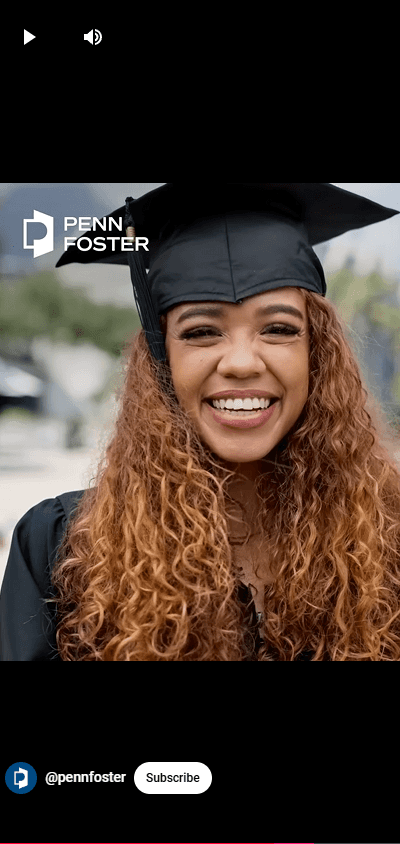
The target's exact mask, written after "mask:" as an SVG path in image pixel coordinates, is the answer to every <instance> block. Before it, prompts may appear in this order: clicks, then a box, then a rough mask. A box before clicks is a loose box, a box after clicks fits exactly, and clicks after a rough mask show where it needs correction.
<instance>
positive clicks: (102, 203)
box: [0, 182, 400, 305]
mask: <svg viewBox="0 0 400 844" xmlns="http://www.w3.org/2000/svg"><path fill="white" fill-rule="evenodd" d="M162 184H165V183H164V182H154V183H153V182H152V183H143V182H139V183H133V184H132V183H126V184H125V183H115V182H107V183H98V182H94V183H75V184H74V183H58V184H57V183H51V184H49V183H34V182H30V183H27V184H23V183H14V184H8V183H0V217H1V225H0V247H1V269H2V272H3V273H5V274H8V273H9V272H11V273H15V272H18V269H19V267H20V268H21V271H23V272H25V273H28V272H35V271H39V270H41V269H50V268H51V269H54V267H55V264H56V262H57V261H58V259H59V257H60V255H61V254H62V252H63V251H64V248H63V238H64V236H65V234H68V236H71V237H78V236H79V234H82V232H79V231H78V229H76V230H74V229H70V230H69V231H68V233H65V232H64V231H63V218H64V217H66V216H75V217H79V216H87V217H94V216H97V217H102V216H103V215H105V214H108V213H110V212H111V211H113V210H115V209H116V208H118V207H120V206H122V205H123V204H124V202H125V197H126V196H129V195H131V196H133V197H138V196H141V195H142V194H144V193H147V191H149V190H153V189H154V188H157V187H160V186H161V185H162ZM332 184H335V185H337V186H338V187H341V188H344V189H345V190H349V191H352V192H354V193H358V194H361V195H363V196H366V197H368V198H369V199H372V200H374V201H375V202H378V203H380V204H381V205H385V206H387V207H389V208H393V209H396V210H398V211H400V183H398V182H389V183H359V182H357V183H349V182H333V183H332ZM34 209H36V210H38V211H42V212H44V213H46V214H51V215H52V216H54V217H55V230H54V234H55V249H54V252H51V253H48V254H47V255H43V256H41V257H39V258H36V259H33V257H32V256H33V253H32V251H31V250H23V248H22V220H23V219H24V218H26V219H31V218H32V216H33V210H34ZM35 226H37V233H36V232H35V231H33V232H32V233H31V231H32V230H34V229H35ZM39 226H40V224H30V226H29V228H28V243H31V242H32V237H35V236H36V237H41V236H42V234H44V228H43V231H42V227H40V228H39ZM99 234H100V235H103V234H105V233H103V232H101V231H99ZM314 249H315V252H316V253H317V255H318V257H319V258H320V260H321V261H322V264H323V266H324V270H325V272H326V273H330V272H333V271H335V270H336V269H338V268H339V267H341V266H342V265H343V263H344V261H345V260H346V258H347V257H348V256H349V255H350V254H351V255H352V256H353V257H354V259H355V265H354V270H355V272H357V273H359V274H360V275H365V274H367V273H369V272H370V271H371V270H373V269H374V268H376V267H378V268H379V269H380V270H381V271H382V273H383V274H384V275H385V276H386V277H388V278H394V279H396V280H397V281H398V283H399V302H400V214H399V215H398V216H395V217H392V218H391V219H389V220H385V221H383V222H381V223H375V224H374V225H372V226H366V227H365V228H362V229H356V230H355V231H352V232H347V233H346V234H343V235H340V237H337V238H334V239H333V240H331V241H328V242H327V243H324V244H321V245H318V246H315V247H314ZM111 272H112V278H110V273H111ZM57 273H59V277H60V279H61V280H62V281H63V282H65V283H66V284H67V285H71V286H78V287H82V288H83V289H85V290H86V292H87V293H88V295H90V296H91V297H92V298H93V299H94V300H96V301H102V302H103V301H110V302H115V303H116V304H120V305H132V304H133V302H132V300H133V295H132V289H131V283H130V276H129V269H128V267H122V266H115V267H112V270H111V268H110V266H109V265H107V264H103V265H101V264H98V265H97V266H96V267H93V265H86V266H85V265H84V264H70V265H69V266H67V267H61V268H60V269H59V270H57ZM110 282H111V283H110Z"/></svg>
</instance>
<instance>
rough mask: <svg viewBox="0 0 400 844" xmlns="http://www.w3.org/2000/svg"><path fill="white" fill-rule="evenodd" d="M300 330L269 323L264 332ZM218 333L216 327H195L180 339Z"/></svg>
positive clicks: (296, 332) (290, 326) (295, 331)
mask: <svg viewBox="0 0 400 844" xmlns="http://www.w3.org/2000/svg"><path fill="white" fill-rule="evenodd" d="M300 330H301V329H300V328H294V327H293V326H292V325H280V324H278V323H274V324H273V325H268V326H267V327H266V328H265V329H264V331H263V332H262V333H263V334H264V333H265V332H270V333H271V334H278V335H279V334H299V333H300ZM218 333H219V332H218V331H217V329H216V328H195V329H193V331H185V332H184V333H183V334H181V336H180V339H181V340H190V339H191V338H192V337H194V338H196V337H206V336H209V337H212V336H213V335H214V336H215V335H216V334H218Z"/></svg>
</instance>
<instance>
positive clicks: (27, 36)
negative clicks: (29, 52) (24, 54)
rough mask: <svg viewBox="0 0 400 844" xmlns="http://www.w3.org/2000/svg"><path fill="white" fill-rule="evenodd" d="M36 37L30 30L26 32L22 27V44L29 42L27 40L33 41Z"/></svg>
mask: <svg viewBox="0 0 400 844" xmlns="http://www.w3.org/2000/svg"><path fill="white" fill-rule="evenodd" d="M34 38H36V35H32V33H31V32H28V30H27V29H24V44H29V41H33V39H34Z"/></svg>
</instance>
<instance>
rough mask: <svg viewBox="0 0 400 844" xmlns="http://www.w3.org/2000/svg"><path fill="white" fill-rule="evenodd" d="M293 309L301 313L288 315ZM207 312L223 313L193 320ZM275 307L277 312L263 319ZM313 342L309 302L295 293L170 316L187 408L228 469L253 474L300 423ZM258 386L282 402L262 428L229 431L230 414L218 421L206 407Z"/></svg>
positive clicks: (175, 368)
mask: <svg viewBox="0 0 400 844" xmlns="http://www.w3.org/2000/svg"><path fill="white" fill-rule="evenodd" d="M277 306H279V307H277ZM287 306H289V307H293V308H296V309H297V310H298V311H299V314H298V315H296V314H290V313H285V312H284V308H285V307H287ZM205 307H207V308H210V309H212V310H213V311H217V310H218V311H219V313H218V314H217V313H215V314H213V315H211V314H208V315H197V316H195V315H193V316H190V317H189V314H190V313H191V312H192V311H195V310H198V309H200V308H205ZM267 307H274V309H275V308H276V312H275V313H262V312H261V309H265V308H267ZM186 316H187V318H186V319H184V317H186ZM205 329H206V330H207V331H206V334H205V335H201V333H200V332H199V330H205ZM191 332H199V333H198V334H197V335H196V334H195V335H194V336H189V335H190V334H191ZM308 343H309V341H308V323H307V314H306V306H305V301H304V299H303V296H302V295H301V293H300V292H299V291H298V290H296V289H294V288H292V287H285V288H281V289H279V290H272V291H269V292H268V293H260V294H257V295H256V296H251V297H249V298H247V299H243V301H242V302H241V303H240V304H239V303H238V304H235V303H231V302H185V303H184V304H180V305H177V306H176V307H174V308H172V309H171V310H170V311H169V312H168V313H167V330H166V337H165V347H166V351H167V357H168V361H169V364H170V367H171V374H172V380H173V384H174V388H175V392H176V395H177V398H178V400H179V403H180V405H181V406H182V408H183V409H184V410H185V411H186V413H187V414H188V415H189V416H190V417H191V419H192V420H193V421H194V423H195V425H196V427H197V429H198V431H199V433H200V437H201V440H202V441H203V442H204V443H207V445H208V446H209V447H210V449H211V450H212V451H213V452H214V453H216V454H217V455H219V457H220V458H222V459H223V460H224V461H226V462H227V463H228V464H235V465H236V464H237V463H240V464H249V465H248V466H247V470H248V471H247V474H249V470H250V473H251V469H252V468H253V469H254V470H257V467H258V466H259V465H260V464H259V461H261V460H262V458H263V457H265V456H266V455H268V454H270V452H271V451H272V449H273V448H274V447H275V446H276V445H277V444H278V443H279V442H280V441H281V440H282V438H283V437H284V436H285V435H286V434H287V433H288V431H289V430H290V429H291V428H292V426H293V425H294V423H295V422H296V420H297V419H298V417H299V415H300V413H301V411H302V409H303V407H304V404H305V402H306V400H307V396H308V372H309V370H308V357H309V344H308ZM253 388H254V389H255V390H261V391H262V390H265V391H266V392H268V393H270V394H272V395H273V396H277V397H278V398H279V401H278V402H277V403H275V405H274V407H273V412H272V414H271V415H270V417H269V418H267V419H266V420H265V418H264V417H263V419H262V421H260V424H258V425H257V427H249V428H241V427H232V426H229V424H228V421H227V417H226V416H225V415H224V413H222V412H220V413H218V411H217V414H216V415H214V413H213V410H212V409H211V407H210V406H209V404H208V402H207V401H206V398H209V397H210V396H214V395H215V393H218V392H220V391H221V390H229V391H235V390H238V391H240V390H246V389H250V390H252V389H253ZM216 417H218V418H216ZM231 418H233V417H231ZM249 418H250V417H249ZM259 419H260V420H261V417H259ZM243 468H244V467H243Z"/></svg>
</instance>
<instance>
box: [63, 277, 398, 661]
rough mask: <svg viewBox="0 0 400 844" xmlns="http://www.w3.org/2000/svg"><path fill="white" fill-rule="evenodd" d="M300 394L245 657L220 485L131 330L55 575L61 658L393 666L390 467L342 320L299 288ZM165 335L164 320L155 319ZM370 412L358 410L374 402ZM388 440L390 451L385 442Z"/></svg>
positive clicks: (274, 498) (280, 469) (224, 473)
mask: <svg viewBox="0 0 400 844" xmlns="http://www.w3.org/2000/svg"><path fill="white" fill-rule="evenodd" d="M296 289H298V290H299V291H300V292H301V294H302V295H303V296H304V298H305V303H306V308H307V315H308V322H309V337H310V357H309V395H308V398H307V401H306V404H305V406H304V408H303V411H302V412H301V414H300V417H299V418H298V420H297V422H296V424H295V425H294V426H293V428H292V429H291V431H290V432H289V433H288V434H287V435H286V436H285V437H284V438H283V440H282V441H281V442H280V443H279V445H278V447H277V453H278V456H279V462H278V460H277V459H276V458H275V462H273V463H272V466H273V473H272V478H273V481H274V483H273V488H274V494H272V495H271V475H270V474H269V475H268V489H266V485H265V482H264V479H263V475H261V476H260V477H259V478H258V479H257V482H256V490H257V494H258V496H259V498H260V501H261V502H262V507H261V512H260V517H259V523H258V528H259V530H260V531H261V533H262V536H263V537H265V539H266V541H267V544H268V548H269V553H270V558H269V561H268V563H269V566H270V567H271V571H273V572H274V578H273V582H272V583H269V584H268V585H267V586H266V589H265V623H264V634H263V638H264V640H265V643H264V644H263V645H262V647H261V648H260V649H259V651H258V653H257V654H256V655H255V656H254V654H253V655H252V654H251V648H252V643H253V640H252V639H251V644H250V645H249V638H248V636H246V632H245V625H244V624H243V614H242V610H241V608H240V606H239V602H238V593H237V571H236V570H235V565H234V563H233V559H232V549H231V545H230V542H229V530H228V522H227V513H228V504H229V495H227V491H226V489H225V488H224V487H225V484H226V482H227V481H228V480H229V478H230V477H231V476H232V473H230V472H228V470H227V469H225V468H222V466H221V465H220V463H219V459H218V456H217V455H215V454H213V453H211V452H210V450H209V449H208V448H207V447H205V446H204V445H203V444H202V442H201V441H200V439H199V436H198V433H197V431H196V430H195V429H194V427H193V426H192V423H191V420H190V419H189V418H188V416H187V415H186V414H185V412H184V411H183V410H182V409H181V407H180V406H179V404H178V401H177V398H176V396H175V392H174V389H173V386H172V381H171V373H170V370H169V366H168V364H164V365H158V364H157V363H156V362H155V361H154V360H153V358H152V356H151V354H150V351H149V348H148V345H147V342H146V338H145V334H144V332H143V330H141V331H140V332H139V333H138V334H137V335H136V336H135V337H134V338H133V340H132V341H131V343H130V344H128V345H127V346H126V348H125V350H124V356H125V366H126V375H125V380H124V386H123V389H122V395H121V396H120V399H121V407H120V411H119V415H118V418H117V420H116V422H115V431H114V433H113V436H112V439H111V441H109V443H108V445H107V446H106V450H105V454H104V456H103V457H102V458H101V460H100V462H99V466H98V469H97V474H96V478H95V481H96V483H95V487H94V488H91V489H87V490H85V492H84V494H83V497H82V499H81V500H80V502H79V504H78V507H77V509H76V511H75V513H74V515H73V518H72V519H71V520H70V522H69V525H68V528H67V531H66V533H65V536H64V540H63V542H62V545H61V547H60V550H59V554H58V561H57V563H56V565H55V567H54V569H53V572H52V582H53V585H54V587H55V589H56V594H57V593H58V598H57V599H56V600H57V603H58V619H59V622H58V626H57V633H56V637H57V646H58V650H59V654H60V656H61V658H62V659H63V660H78V661H79V660H111V661H113V660H124V661H127V660H128V661H141V660H145V661H162V660H167V661H185V660H199V661H202V660H205V661H220V660H224V661H225V660H227V661H241V660H246V659H256V660H259V661H276V660H283V661H294V660H296V659H298V658H300V655H301V653H302V652H303V651H304V649H307V651H311V653H312V661H325V660H327V661H328V660H336V661H349V660H350V661H353V660H354V661H355V660H362V661H369V660H373V661H374V660H399V659H400V617H399V616H400V600H399V596H400V470H399V467H398V466H397V464H396V461H395V456H394V451H395V449H396V447H398V441H396V439H395V435H394V432H393V430H392V429H391V428H390V425H389V422H388V418H387V416H386V415H385V413H382V412H381V410H380V408H379V407H378V402H377V401H376V399H375V398H374V397H373V396H372V394H368V392H367V390H365V389H364V388H363V386H362V381H361V377H360V372H359V367H358V364H357V362H356V355H354V354H353V352H352V350H351V343H350V342H349V341H348V340H347V339H346V336H345V335H346V324H345V323H343V322H342V320H341V318H340V316H339V314H338V312H337V310H336V307H335V306H334V305H333V304H332V303H331V302H329V300H327V299H325V298H323V297H322V296H319V295H318V294H316V293H312V292H310V291H308V290H305V289H303V288H296ZM161 324H162V327H163V331H164V333H165V317H164V318H163V317H162V318H161ZM371 400H372V405H373V406H372V405H371V406H369V407H368V410H367V405H369V404H370V403H371ZM385 441H386V444H385Z"/></svg>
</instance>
